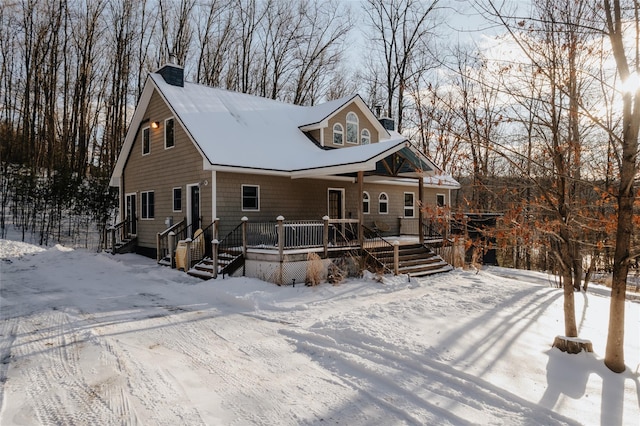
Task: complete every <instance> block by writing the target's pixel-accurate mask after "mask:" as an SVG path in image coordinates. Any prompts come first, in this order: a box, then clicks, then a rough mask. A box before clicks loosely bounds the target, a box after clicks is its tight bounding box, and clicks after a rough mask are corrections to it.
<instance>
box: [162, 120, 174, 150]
mask: <svg viewBox="0 0 640 426" xmlns="http://www.w3.org/2000/svg"><path fill="white" fill-rule="evenodd" d="M168 121H172V122H173V124H172V126H171V127H172V130H171V131H172V133H173V135H172V138H173V145H171V146H167V129H168V128H169V126H167V122H168ZM175 146H176V120H175V119H174V118H173V117H169V118H167V119H165V120H164V149H171V148H175Z"/></svg>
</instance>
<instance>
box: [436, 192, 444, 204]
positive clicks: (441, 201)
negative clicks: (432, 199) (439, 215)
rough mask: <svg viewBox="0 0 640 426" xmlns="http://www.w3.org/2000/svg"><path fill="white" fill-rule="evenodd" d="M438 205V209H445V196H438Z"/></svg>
mask: <svg viewBox="0 0 640 426" xmlns="http://www.w3.org/2000/svg"><path fill="white" fill-rule="evenodd" d="M436 205H437V206H438V207H444V205H445V204H444V194H436Z"/></svg>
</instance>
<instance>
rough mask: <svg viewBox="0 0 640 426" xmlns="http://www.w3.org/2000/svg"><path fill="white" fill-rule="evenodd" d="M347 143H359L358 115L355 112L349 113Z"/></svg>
mask: <svg viewBox="0 0 640 426" xmlns="http://www.w3.org/2000/svg"><path fill="white" fill-rule="evenodd" d="M347 143H358V116H357V115H356V114H355V113H353V112H350V113H348V114H347Z"/></svg>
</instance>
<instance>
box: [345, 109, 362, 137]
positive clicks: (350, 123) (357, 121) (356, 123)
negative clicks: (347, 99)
mask: <svg viewBox="0 0 640 426" xmlns="http://www.w3.org/2000/svg"><path fill="white" fill-rule="evenodd" d="M349 116H352V117H355V121H353V120H351V121H349ZM345 121H346V123H347V127H346V129H345V142H346V143H348V144H351V145H358V144H359V143H360V140H359V137H360V131H359V128H360V119H359V118H358V114H356V113H355V112H353V111H349V112H348V113H347V117H346V119H345ZM349 126H355V131H354V132H353V134H354V136H355V138H356V139H355V141H353V142H352V141H350V140H349Z"/></svg>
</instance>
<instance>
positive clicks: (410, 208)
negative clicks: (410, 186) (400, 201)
mask: <svg viewBox="0 0 640 426" xmlns="http://www.w3.org/2000/svg"><path fill="white" fill-rule="evenodd" d="M414 198H415V194H414V193H413V192H405V193H404V217H415V214H416V213H415V204H414Z"/></svg>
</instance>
